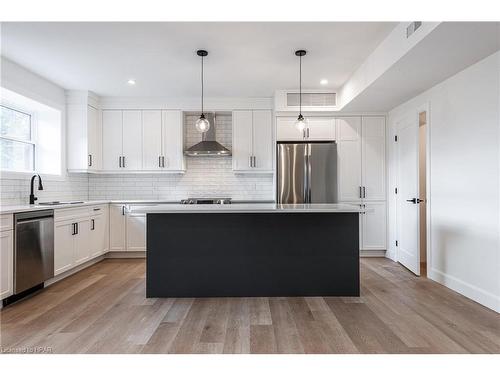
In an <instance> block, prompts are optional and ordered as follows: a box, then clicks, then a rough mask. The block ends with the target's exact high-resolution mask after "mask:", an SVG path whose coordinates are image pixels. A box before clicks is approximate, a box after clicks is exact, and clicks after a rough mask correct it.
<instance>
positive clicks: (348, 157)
mask: <svg viewBox="0 0 500 375" xmlns="http://www.w3.org/2000/svg"><path fill="white" fill-rule="evenodd" d="M337 142H338V146H337V148H338V162H337V164H338V181H339V185H338V186H339V191H338V194H339V201H344V202H346V201H351V202H352V201H360V200H363V201H384V200H385V199H386V192H385V118H384V117H381V116H368V117H341V118H338V119H337Z"/></svg>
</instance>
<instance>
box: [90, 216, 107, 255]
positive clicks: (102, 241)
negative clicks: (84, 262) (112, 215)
mask: <svg viewBox="0 0 500 375" xmlns="http://www.w3.org/2000/svg"><path fill="white" fill-rule="evenodd" d="M102 211H103V212H102V213H100V214H97V215H93V216H91V217H90V257H91V258H94V257H97V256H99V255H102V254H104V253H105V252H106V251H107V250H108V241H107V239H108V236H107V233H108V213H107V211H108V210H107V208H103V209H102Z"/></svg>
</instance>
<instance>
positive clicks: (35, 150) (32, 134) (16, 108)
mask: <svg viewBox="0 0 500 375" xmlns="http://www.w3.org/2000/svg"><path fill="white" fill-rule="evenodd" d="M0 106H1V107H4V108H7V109H10V110H12V111H15V112H19V113H22V114H25V115H28V116H30V140H29V141H26V140H24V139H18V138H13V137H6V136H3V135H0V138H1V139H6V140H8V141H12V142H19V143H24V144H28V145H32V146H33V169H32V170H24V171H16V170H11V169H0V173H2V174H34V173H37V167H38V166H37V159H38V144H37V126H36V114H35V113H34V112H32V111H29V110H26V109H24V108H20V107H19V106H16V105H13V104H12V103H10V102H5V101H1V102H0Z"/></svg>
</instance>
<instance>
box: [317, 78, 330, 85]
mask: <svg viewBox="0 0 500 375" xmlns="http://www.w3.org/2000/svg"><path fill="white" fill-rule="evenodd" d="M319 83H320V84H321V85H328V80H327V79H322V80H321V81H319Z"/></svg>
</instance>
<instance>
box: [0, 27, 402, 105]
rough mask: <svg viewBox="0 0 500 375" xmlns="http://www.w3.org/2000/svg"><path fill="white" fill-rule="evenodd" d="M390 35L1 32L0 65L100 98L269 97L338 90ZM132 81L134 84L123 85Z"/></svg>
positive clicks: (210, 30) (228, 30)
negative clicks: (323, 82) (201, 53)
mask: <svg viewBox="0 0 500 375" xmlns="http://www.w3.org/2000/svg"><path fill="white" fill-rule="evenodd" d="M395 26H396V23H388V22H328V23H317V22H315V23H299V22H295V23H284V22H282V23H278V22H274V23H221V22H218V23H167V22H165V23H112V22H106V23H3V24H2V35H1V42H2V43H1V46H2V51H1V52H2V55H3V56H5V57H7V58H8V59H11V60H12V61H14V62H16V63H18V64H20V65H22V66H24V67H26V68H28V69H29V70H32V71H33V72H35V73H37V74H39V75H41V76H43V77H45V78H47V79H49V80H51V81H53V82H55V83H57V84H59V85H60V86H62V87H64V88H66V89H73V90H91V91H94V92H95V93H96V94H98V95H101V96H160V97H175V96H178V97H192V96H197V95H199V92H200V58H199V57H198V56H196V53H195V51H196V50H197V49H201V48H202V49H207V50H208V52H209V55H208V57H207V58H206V60H205V94H206V95H207V96H213V97H228V96H233V97H270V96H272V95H273V93H274V91H275V90H276V89H290V88H297V86H298V57H296V56H295V55H294V51H295V50H296V49H299V48H301V49H302V48H303V49H306V50H307V51H308V54H307V56H305V57H304V58H303V87H304V88H318V87H320V84H319V81H320V79H322V78H326V79H328V81H329V84H328V85H327V86H321V87H326V88H339V87H340V86H341V85H342V84H343V83H344V82H345V81H346V80H347V79H348V78H349V76H350V75H351V74H352V73H353V72H354V71H355V70H356V68H357V67H358V66H359V65H361V63H362V62H363V61H364V60H365V59H366V57H367V56H368V55H369V54H370V53H371V52H372V51H373V50H374V49H375V48H376V47H377V45H378V44H379V43H380V42H381V41H382V40H383V39H384V38H385V37H386V36H387V35H388V34H389V32H390V31H392V29H393V28H394V27H395ZM129 78H134V79H135V80H136V82H137V84H136V85H135V86H133V87H131V86H129V85H127V83H126V82H127V80H128V79H129Z"/></svg>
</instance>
